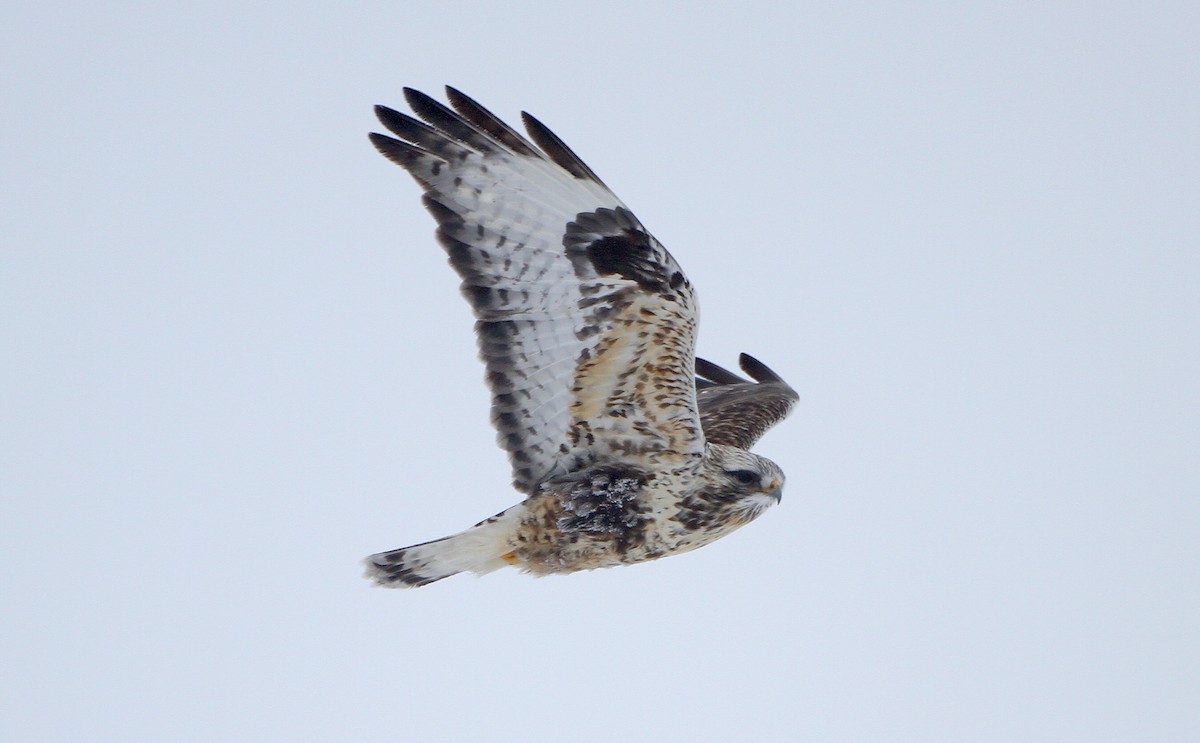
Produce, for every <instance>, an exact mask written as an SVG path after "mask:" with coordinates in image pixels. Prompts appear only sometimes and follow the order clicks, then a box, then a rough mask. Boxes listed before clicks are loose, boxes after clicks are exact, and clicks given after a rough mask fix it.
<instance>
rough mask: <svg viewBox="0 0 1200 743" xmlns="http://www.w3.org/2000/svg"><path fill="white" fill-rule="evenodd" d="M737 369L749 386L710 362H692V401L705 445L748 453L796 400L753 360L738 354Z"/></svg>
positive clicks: (792, 393) (791, 391) (785, 386)
mask: <svg viewBox="0 0 1200 743" xmlns="http://www.w3.org/2000/svg"><path fill="white" fill-rule="evenodd" d="M738 365H739V366H741V368H742V371H744V372H746V374H748V375H750V378H751V379H753V380H754V381H753V382H751V381H750V380H749V379H743V378H742V377H740V376H738V375H737V374H734V373H733V372H731V371H729V370H727V369H723V368H721V367H719V366H717V365H716V364H714V363H712V362H711V361H705V360H704V359H696V376H697V379H696V398H697V400H698V402H699V405H700V423H701V425H702V426H703V428H704V436H705V438H706V439H707V440H708V441H709V443H713V444H725V445H726V446H736V447H737V448H739V449H749V448H750V447H752V446H754V443H755V442H756V441H758V440H759V439H760V438H762V435H763V434H764V433H766V432H767V430H768V429H770V428H771V426H774V425H775V424H776V423H778V422H779V421H781V420H783V419H784V418H786V417H787V415H788V413H790V412H792V408H793V407H794V406H795V405H796V401H797V400H799V399H800V396H799V395H797V394H796V391H795V390H793V389H792V388H791V387H789V386H788V383H787V382H785V381H783V379H781V378H780V376H779V375H778V374H776V373H775V372H773V371H771V370H770V369H768V368H767V366H766V364H764V363H762V362H761V361H759V360H758V359H756V358H754V357H753V356H750V355H749V354H742V355H741V356H740V357H739V358H738Z"/></svg>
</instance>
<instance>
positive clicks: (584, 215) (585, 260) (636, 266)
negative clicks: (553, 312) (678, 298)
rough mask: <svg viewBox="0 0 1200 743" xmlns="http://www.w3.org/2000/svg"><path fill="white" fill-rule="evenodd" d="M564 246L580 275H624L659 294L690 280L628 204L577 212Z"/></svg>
mask: <svg viewBox="0 0 1200 743" xmlns="http://www.w3.org/2000/svg"><path fill="white" fill-rule="evenodd" d="M563 246H564V247H566V249H567V255H568V256H569V257H570V258H571V262H572V264H573V265H574V266H575V272H576V274H577V275H578V276H579V277H580V278H586V277H588V276H589V275H591V273H592V272H594V273H595V274H599V275H600V276H620V277H621V278H624V279H628V280H630V281H635V282H637V284H638V286H640V287H642V288H643V289H645V290H646V291H650V292H655V293H657V294H669V293H671V292H672V291H673V290H675V289H678V288H679V287H680V286H681V285H683V284H684V283H686V281H687V279H686V278H685V277H684V275H683V273H682V272H681V271H679V270H678V267H677V266H675V265H674V261H673V260H672V259H671V258H670V256H669V255H668V254H667V251H666V250H665V249H664V248H663V247H662V246H661V245H659V244H658V242H657V241H655V239H654V238H653V237H651V236H650V234H649V233H648V232H646V230H645V228H644V227H642V224H641V222H639V221H638V220H637V217H635V216H633V213H632V212H630V211H629V210H628V209H626V208H624V207H617V208H616V209H597V210H596V211H594V212H581V213H580V214H577V215H575V221H574V222H571V223H569V224H568V225H567V230H566V234H564V235H563Z"/></svg>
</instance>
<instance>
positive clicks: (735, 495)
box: [367, 88, 796, 586]
mask: <svg viewBox="0 0 1200 743" xmlns="http://www.w3.org/2000/svg"><path fill="white" fill-rule="evenodd" d="M405 96H406V98H407V99H408V102H409V105H410V106H411V107H412V109H413V111H414V112H415V113H416V114H417V116H419V117H420V119H423V121H421V120H418V119H415V118H412V117H410V116H407V115H405V114H402V113H399V112H397V111H393V110H391V109H388V108H384V107H378V108H377V109H376V110H377V113H378V115H379V119H380V121H381V122H382V123H383V125H384V126H385V127H387V128H388V129H389V130H390V131H391V132H392V133H393V134H394V135H396V137H398V139H397V138H393V137H388V136H385V135H381V134H372V135H371V141H372V142H373V143H374V144H375V146H376V147H377V148H378V149H379V151H380V152H381V153H383V154H384V155H385V156H386V157H387V158H388V159H390V160H392V161H393V162H395V163H397V164H398V165H400V166H401V167H403V168H405V169H406V170H407V171H408V172H409V173H410V174H411V175H412V176H413V177H414V178H415V179H416V180H417V182H418V183H419V184H420V185H421V186H422V187H423V188H424V190H425V196H424V202H425V205H426V207H427V208H428V209H429V211H430V213H431V214H432V215H433V216H434V219H435V220H436V221H437V223H438V230H437V236H438V240H439V242H440V243H441V244H442V247H443V248H444V249H445V250H446V252H447V254H448V255H449V258H450V263H451V266H453V268H454V269H455V270H456V271H457V272H458V274H459V276H460V277H461V278H462V292H463V295H464V296H465V297H466V298H467V300H468V301H469V302H470V303H471V306H472V307H473V308H474V311H475V316H476V318H477V322H476V334H477V336H478V339H479V349H480V356H481V358H482V359H483V361H484V364H485V366H486V368H487V381H488V385H489V387H490V388H491V390H492V422H493V424H494V425H495V426H496V430H497V440H498V442H499V444H500V445H501V446H502V447H503V448H504V449H505V450H506V451H507V452H508V454H509V458H510V460H511V462H512V467H513V483H514V485H515V487H516V488H517V489H518V490H519V491H521V492H523V493H525V494H526V496H527V498H526V499H525V501H524V502H522V503H520V504H518V505H516V506H513V507H512V508H510V509H508V510H506V511H504V512H503V513H500V514H497V515H496V516H493V517H492V518H490V519H487V520H485V521H483V522H480V523H479V524H477V525H475V526H474V527H472V528H470V529H467V530H466V531H464V532H461V533H460V534H456V535H454V536H451V537H446V538H444V539H439V540H436V541H433V542H426V543H423V544H418V545H413V546H411V547H406V548H404V549H400V550H393V551H390V552H383V553H379V554H376V555H372V556H371V557H369V558H367V564H368V574H369V575H370V577H372V578H373V579H374V580H376V581H377V582H378V583H380V584H382V585H388V586H419V585H425V584H426V583H430V582H432V581H435V580H439V579H441V578H444V577H446V576H448V575H453V574H454V573H457V572H462V571H472V572H477V573H483V572H487V571H489V570H492V569H495V568H498V567H503V566H505V565H513V566H516V567H519V568H521V569H523V570H526V571H528V572H531V573H534V574H547V573H568V572H573V571H577V570H588V569H592V568H600V567H610V566H614V565H621V564H631V563H637V562H643V561H646V560H653V559H656V558H658V557H663V556H665V555H669V554H675V553H679V552H684V551H687V550H690V549H694V548H696V547H699V546H701V545H703V544H706V543H707V542H710V541H712V540H714V539H717V538H719V537H721V536H723V535H724V534H726V533H728V532H730V531H732V530H733V529H736V528H737V527H739V526H741V525H743V524H745V523H746V522H748V521H750V520H751V519H753V518H754V517H756V516H757V515H758V514H759V513H761V512H762V511H763V510H764V509H766V508H767V507H768V506H770V505H772V504H774V503H776V502H778V500H779V497H780V493H781V491H782V487H783V480H784V478H783V473H782V472H781V471H780V470H779V468H778V467H777V466H776V465H775V464H774V463H772V462H770V461H769V460H766V459H764V458H762V457H760V456H758V455H755V454H752V453H750V452H749V451H747V450H748V449H749V447H750V446H751V445H753V443H754V442H755V441H756V440H757V439H758V438H759V437H760V436H761V435H762V434H763V433H764V432H765V431H766V430H767V428H769V427H770V426H771V425H773V424H774V423H776V422H778V421H779V420H781V419H782V418H783V417H784V416H785V415H786V414H787V413H788V411H789V410H790V409H791V407H792V405H793V404H794V403H795V400H796V393H795V392H794V391H792V389H791V388H790V387H788V386H787V385H786V384H785V383H784V382H783V381H782V380H781V379H779V377H778V376H777V375H775V374H774V373H773V372H771V371H770V370H769V369H767V368H766V367H765V366H763V365H762V364H760V363H759V362H757V361H755V360H754V359H751V358H750V357H748V356H743V357H742V360H741V366H742V369H743V370H744V371H746V373H747V374H749V375H750V376H751V377H752V378H753V379H754V380H756V382H757V383H755V382H750V381H748V380H744V379H742V378H740V377H738V376H737V375H734V374H732V373H731V372H727V371H725V370H724V369H721V368H720V367H718V366H716V365H713V364H710V363H708V362H705V361H702V360H697V359H696V358H695V350H694V349H695V337H696V324H697V318H698V313H697V304H696V295H695V291H694V288H693V287H692V284H691V282H690V281H688V279H687V277H686V275H685V274H684V273H683V270H682V268H681V267H680V266H679V264H678V263H677V262H676V261H675V259H674V258H673V257H672V256H671V254H670V253H669V252H667V250H666V248H664V247H663V246H662V244H661V243H659V242H658V241H657V240H656V239H655V238H654V237H653V236H652V235H651V234H650V233H649V231H648V230H646V228H645V227H643V226H642V224H641V222H640V221H639V220H638V219H637V217H635V216H634V215H633V212H631V211H630V210H629V209H628V208H627V207H626V206H625V205H624V204H623V203H621V201H620V200H619V199H618V198H617V197H616V196H615V195H613V193H612V192H611V191H610V190H609V189H608V188H607V186H605V185H604V184H603V182H601V181H600V179H599V178H598V177H596V174H595V173H594V172H593V171H592V170H591V168H589V167H588V166H587V165H586V164H584V163H583V161H582V160H581V159H580V158H579V157H578V156H577V155H575V153H573V152H572V151H571V150H570V149H569V148H568V147H567V146H566V145H565V144H564V143H563V142H562V140H560V139H558V137H556V136H555V135H554V134H553V133H552V132H550V130H549V129H547V128H546V127H545V126H544V125H542V124H541V123H540V122H538V121H537V120H536V119H534V118H533V117H531V116H529V115H528V114H525V115H524V120H525V125H526V128H527V130H528V132H529V135H530V137H531V138H532V139H533V141H534V142H536V144H534V143H533V142H530V141H529V140H528V139H526V138H525V137H523V136H522V135H521V134H519V133H517V132H516V131H515V130H513V129H512V128H510V127H509V126H508V125H507V124H505V123H504V122H503V121H501V120H500V119H499V118H497V117H496V116H495V115H493V114H492V113H490V112H489V111H487V110H486V109H484V108H483V107H482V106H480V105H479V104H478V103H476V102H475V101H473V100H471V99H470V98H468V97H467V96H465V95H463V94H462V93H460V92H458V91H456V90H454V89H452V88H448V89H447V97H448V100H449V101H450V104H451V106H452V107H453V108H448V107H446V106H445V105H443V104H441V103H438V102H437V101H435V100H433V99H432V98H430V97H428V96H426V95H424V94H423V93H419V92H417V91H413V90H409V89H406V90H405ZM694 371H695V372H698V373H699V376H700V379H699V380H697V379H696V377H695V376H694V374H693V372H694ZM698 388H699V389H698Z"/></svg>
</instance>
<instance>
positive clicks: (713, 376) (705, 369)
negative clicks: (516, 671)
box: [696, 358, 750, 384]
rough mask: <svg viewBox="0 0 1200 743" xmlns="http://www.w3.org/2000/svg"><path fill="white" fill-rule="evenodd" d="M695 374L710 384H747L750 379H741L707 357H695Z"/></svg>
mask: <svg viewBox="0 0 1200 743" xmlns="http://www.w3.org/2000/svg"><path fill="white" fill-rule="evenodd" d="M696 374H697V375H698V376H700V377H703V378H704V379H706V380H708V381H709V382H711V383H712V384H749V383H750V380H748V379H742V378H741V377H739V376H738V375H736V374H734V373H733V372H731V371H729V370H728V369H726V368H725V367H723V366H717V365H716V364H714V363H713V362H711V361H709V360H707V359H701V358H697V359H696Z"/></svg>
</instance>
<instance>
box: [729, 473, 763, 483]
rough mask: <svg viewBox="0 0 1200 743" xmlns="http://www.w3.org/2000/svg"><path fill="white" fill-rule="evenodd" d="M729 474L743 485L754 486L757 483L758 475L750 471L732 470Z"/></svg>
mask: <svg viewBox="0 0 1200 743" xmlns="http://www.w3.org/2000/svg"><path fill="white" fill-rule="evenodd" d="M729 474H730V475H732V476H733V479H735V480H737V481H738V482H740V483H741V484H743V485H754V484H755V483H757V482H758V473H757V472H752V471H750V470H734V471H733V472H730V473H729Z"/></svg>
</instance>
